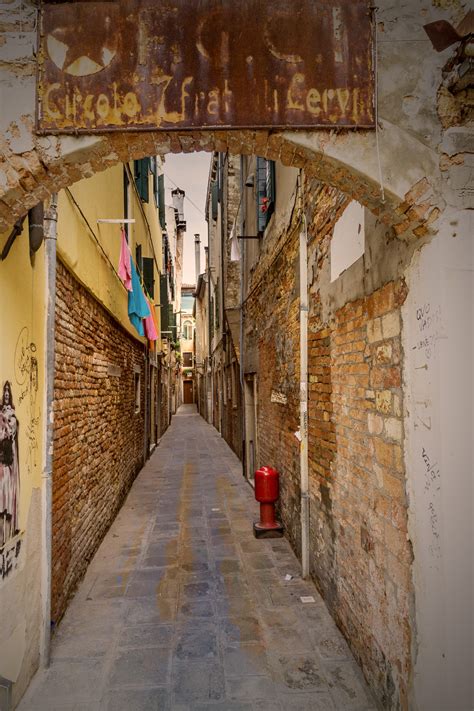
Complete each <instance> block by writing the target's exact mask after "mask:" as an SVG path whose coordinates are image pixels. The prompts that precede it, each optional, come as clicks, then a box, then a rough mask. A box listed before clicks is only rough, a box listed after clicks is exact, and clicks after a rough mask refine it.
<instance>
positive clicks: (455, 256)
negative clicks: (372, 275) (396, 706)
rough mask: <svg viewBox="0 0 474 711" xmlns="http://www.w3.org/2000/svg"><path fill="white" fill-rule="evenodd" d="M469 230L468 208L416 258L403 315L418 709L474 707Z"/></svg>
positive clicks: (473, 291)
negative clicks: (413, 555) (473, 684)
mask: <svg viewBox="0 0 474 711" xmlns="http://www.w3.org/2000/svg"><path fill="white" fill-rule="evenodd" d="M473 227H474V225H473V218H472V213H469V212H468V211H465V212H464V213H461V212H459V213H452V214H451V215H450V216H449V217H448V216H447V217H446V219H445V221H443V224H442V228H441V229H440V232H439V234H438V235H437V237H436V238H435V239H434V240H433V241H432V242H431V243H430V244H428V245H426V246H425V247H424V248H423V249H422V250H421V251H419V252H417V253H416V254H415V255H414V258H413V263H412V265H411V267H410V270H409V277H408V287H409V293H408V298H407V301H406V303H405V305H404V308H403V322H404V350H405V357H406V360H405V393H406V412H405V437H406V459H407V467H408V468H409V473H410V476H409V479H408V493H409V500H410V529H411V536H412V540H413V545H414V553H415V557H414V564H413V576H414V583H415V600H416V623H417V638H416V649H417V659H416V662H415V674H414V692H415V694H414V708H416V709H417V710H418V709H419V710H420V711H423V710H424V709H430V710H431V709H432V710H433V711H445V709H448V708H449V709H452V711H464V710H465V709H471V708H472V707H473V701H474V696H473V689H472V679H473V674H472V671H473V656H472V655H473V637H472V635H473V618H472V615H473V612H472V600H473V559H472V544H473V529H472V504H473V488H472V480H473V459H472V443H473V440H474V430H473V401H474V399H473V369H472V362H473V355H474V354H473V331H472V322H473V310H474V301H473V298H474V281H473V242H472V234H473ZM466 325H467V327H466Z"/></svg>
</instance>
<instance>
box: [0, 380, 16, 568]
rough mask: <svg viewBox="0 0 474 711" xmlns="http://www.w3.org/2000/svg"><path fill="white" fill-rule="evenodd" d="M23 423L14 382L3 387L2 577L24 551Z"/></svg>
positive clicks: (0, 452) (0, 446)
mask: <svg viewBox="0 0 474 711" xmlns="http://www.w3.org/2000/svg"><path fill="white" fill-rule="evenodd" d="M18 430H19V423H18V418H17V416H16V411H15V404H14V401H13V393H12V386H11V383H10V382H9V381H8V380H7V381H5V383H4V384H3V388H2V400H1V403H0V562H1V577H2V579H3V578H5V577H6V576H7V575H8V574H9V573H10V572H11V570H12V569H13V568H14V567H15V564H16V561H17V559H18V556H19V554H20V548H21V540H20V538H19V533H20V529H19V525H20V518H19V509H20V458H19V446H18Z"/></svg>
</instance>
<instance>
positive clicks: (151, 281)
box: [142, 257, 155, 299]
mask: <svg viewBox="0 0 474 711" xmlns="http://www.w3.org/2000/svg"><path fill="white" fill-rule="evenodd" d="M142 268H143V283H144V285H145V289H146V290H147V292H148V294H149V296H151V298H152V299H154V298H155V261H154V259H153V257H142Z"/></svg>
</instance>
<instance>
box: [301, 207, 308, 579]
mask: <svg viewBox="0 0 474 711" xmlns="http://www.w3.org/2000/svg"><path fill="white" fill-rule="evenodd" d="M304 219H305V216H304V215H303V220H304ZM300 434H301V443H300V477H301V486H300V488H301V566H302V575H303V578H307V577H308V576H309V481H308V239H307V231H306V223H305V222H304V224H303V228H302V229H301V232H300Z"/></svg>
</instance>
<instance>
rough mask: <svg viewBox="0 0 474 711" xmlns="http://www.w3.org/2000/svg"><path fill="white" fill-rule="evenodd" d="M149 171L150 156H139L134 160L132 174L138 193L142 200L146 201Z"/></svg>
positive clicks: (147, 197)
mask: <svg viewBox="0 0 474 711" xmlns="http://www.w3.org/2000/svg"><path fill="white" fill-rule="evenodd" d="M149 172H150V158H141V159H140V160H136V161H134V176H135V184H136V186H137V190H138V194H139V195H140V199H141V200H142V202H148V200H149V192H148V174H149Z"/></svg>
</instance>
